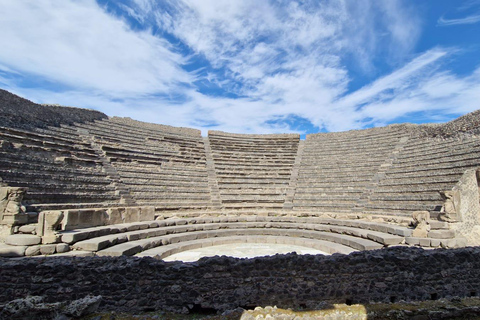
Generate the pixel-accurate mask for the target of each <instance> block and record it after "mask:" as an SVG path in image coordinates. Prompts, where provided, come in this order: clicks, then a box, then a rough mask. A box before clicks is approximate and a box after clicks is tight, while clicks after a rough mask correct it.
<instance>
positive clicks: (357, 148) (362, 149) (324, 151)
mask: <svg viewBox="0 0 480 320" xmlns="http://www.w3.org/2000/svg"><path fill="white" fill-rule="evenodd" d="M395 145H396V142H395V143H393V142H392V143H383V144H382V143H381V142H378V144H376V145H372V144H371V142H370V144H368V145H358V144H353V145H352V146H344V147H338V146H337V145H335V144H329V142H327V141H325V142H324V143H315V144H310V142H307V143H306V145H305V152H306V154H310V153H313V152H315V151H318V150H321V153H319V156H321V157H324V158H325V157H329V156H332V157H339V156H341V155H342V154H345V153H348V154H356V155H363V156H365V157H367V156H369V155H374V154H378V153H388V152H389V151H390V150H392V149H393V148H394V146H395Z"/></svg>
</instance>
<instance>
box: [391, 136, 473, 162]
mask: <svg viewBox="0 0 480 320" xmlns="http://www.w3.org/2000/svg"><path fill="white" fill-rule="evenodd" d="M452 147H453V148H452ZM478 148H479V142H478V141H477V140H472V141H461V142H460V141H448V142H443V143H437V142H430V144H421V145H415V146H411V145H407V146H405V147H404V152H403V153H402V154H401V155H399V158H415V159H418V158H421V157H438V156H442V155H444V154H455V153H461V152H462V151H463V150H468V149H475V150H478Z"/></svg>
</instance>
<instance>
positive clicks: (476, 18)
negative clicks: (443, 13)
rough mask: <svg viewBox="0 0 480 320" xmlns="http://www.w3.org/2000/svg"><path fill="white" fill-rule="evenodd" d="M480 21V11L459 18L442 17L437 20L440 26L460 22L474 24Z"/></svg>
mask: <svg viewBox="0 0 480 320" xmlns="http://www.w3.org/2000/svg"><path fill="white" fill-rule="evenodd" d="M478 22H480V13H478V14H474V15H470V16H467V17H464V18H458V19H445V18H444V17H440V18H439V19H438V21H437V24H438V25H439V26H454V25H459V24H474V23H478Z"/></svg>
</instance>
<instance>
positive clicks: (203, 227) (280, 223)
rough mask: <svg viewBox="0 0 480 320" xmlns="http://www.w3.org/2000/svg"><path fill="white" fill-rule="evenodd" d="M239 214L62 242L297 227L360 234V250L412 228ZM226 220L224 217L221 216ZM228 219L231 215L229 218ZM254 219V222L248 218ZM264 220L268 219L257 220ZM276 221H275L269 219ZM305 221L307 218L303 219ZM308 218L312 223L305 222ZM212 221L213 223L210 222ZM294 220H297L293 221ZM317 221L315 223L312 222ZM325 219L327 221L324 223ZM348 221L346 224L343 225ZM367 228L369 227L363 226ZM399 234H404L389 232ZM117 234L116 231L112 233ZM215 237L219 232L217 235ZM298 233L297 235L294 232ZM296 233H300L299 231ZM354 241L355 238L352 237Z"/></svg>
mask: <svg viewBox="0 0 480 320" xmlns="http://www.w3.org/2000/svg"><path fill="white" fill-rule="evenodd" d="M263 218H265V219H262V217H245V218H242V217H237V218H232V219H231V220H232V221H231V222H213V221H214V220H217V219H215V218H214V219H202V218H191V219H179V220H175V219H172V220H170V221H169V220H160V221H150V222H142V223H133V224H126V225H113V226H106V227H98V228H89V229H84V230H76V231H67V232H64V233H63V234H62V241H63V242H65V243H68V244H73V247H74V248H76V249H78V250H88V251H99V250H102V249H104V248H106V247H109V246H112V245H115V244H117V243H119V242H124V241H133V240H138V239H145V238H152V237H157V236H164V235H169V234H178V233H189V232H204V231H212V230H219V229H240V230H242V233H244V232H245V230H247V229H251V228H255V229H259V228H260V229H270V228H271V229H277V230H290V231H291V230H293V233H295V232H301V231H303V230H307V231H315V232H317V231H320V232H328V233H337V234H341V235H349V236H354V237H358V238H360V239H362V240H368V241H358V240H355V242H354V243H352V244H351V245H353V246H359V247H357V249H361V250H365V248H362V246H363V245H373V244H372V243H370V242H371V241H374V242H378V243H380V244H381V245H380V246H379V247H383V246H384V245H393V244H399V243H401V242H402V241H403V239H404V237H405V236H409V235H410V232H411V230H410V229H407V228H404V227H400V226H394V225H387V224H382V223H372V222H366V221H348V220H347V221H339V220H334V219H320V220H319V219H315V218H313V219H305V218H304V219H299V220H300V221H296V220H295V219H292V218H290V219H288V218H286V219H281V218H280V219H278V218H277V219H268V217H263ZM218 220H224V219H218ZM225 220H227V221H228V218H227V219H225ZM235 220H240V221H242V220H244V221H245V222H238V221H235ZM248 220H250V221H248ZM257 220H264V221H257ZM269 220H272V221H269ZM302 220H303V221H302ZM305 220H307V221H309V222H310V223H305V222H304V221H305ZM210 221H212V222H210ZM292 221H293V222H292ZM312 222H315V223H312ZM321 222H324V223H321ZM341 224H344V225H346V226H343V225H341ZM359 227H367V228H368V229H367V228H364V229H362V228H359ZM370 229H381V230H382V231H385V232H382V231H375V230H370ZM388 231H390V232H391V233H397V234H398V233H399V234H400V235H396V234H391V233H387V232H388ZM112 233H113V234H112ZM289 235H290V236H292V233H291V232H289ZM213 236H215V235H213ZM293 236H295V235H293ZM296 236H299V234H298V233H297V234H296ZM351 240H352V239H351Z"/></svg>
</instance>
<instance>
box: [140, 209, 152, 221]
mask: <svg viewBox="0 0 480 320" xmlns="http://www.w3.org/2000/svg"><path fill="white" fill-rule="evenodd" d="M152 220H155V207H153V206H146V207H141V208H140V217H139V220H138V221H152Z"/></svg>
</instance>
